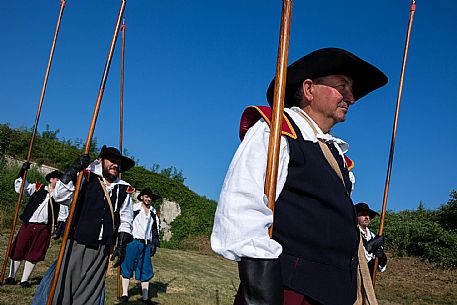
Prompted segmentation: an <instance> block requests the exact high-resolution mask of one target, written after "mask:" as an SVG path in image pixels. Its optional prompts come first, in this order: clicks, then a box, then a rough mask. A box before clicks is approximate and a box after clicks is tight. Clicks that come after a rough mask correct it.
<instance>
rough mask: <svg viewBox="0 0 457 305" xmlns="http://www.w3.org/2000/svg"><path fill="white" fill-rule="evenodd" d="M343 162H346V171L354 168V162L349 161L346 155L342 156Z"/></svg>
mask: <svg viewBox="0 0 457 305" xmlns="http://www.w3.org/2000/svg"><path fill="white" fill-rule="evenodd" d="M344 162H346V167H347V168H348V170H351V169H353V168H354V161H352V160H351V159H349V157H348V156H346V155H344Z"/></svg>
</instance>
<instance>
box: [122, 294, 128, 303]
mask: <svg viewBox="0 0 457 305" xmlns="http://www.w3.org/2000/svg"><path fill="white" fill-rule="evenodd" d="M128 301H129V296H128V295H123V296H121V303H127V302H128Z"/></svg>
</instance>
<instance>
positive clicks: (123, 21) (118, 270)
mask: <svg viewBox="0 0 457 305" xmlns="http://www.w3.org/2000/svg"><path fill="white" fill-rule="evenodd" d="M125 30H126V25H125V19H123V20H122V26H121V32H122V52H121V54H122V55H121V93H120V117H119V151H120V152H121V154H122V134H123V124H124V123H123V113H124V59H125ZM121 175H122V174H120V173H119V178H120V177H121ZM120 278H121V266H119V267H117V275H116V281H117V284H116V295H117V298H118V299H119V298H120V297H121V280H120Z"/></svg>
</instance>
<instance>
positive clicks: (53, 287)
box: [46, 0, 125, 305]
mask: <svg viewBox="0 0 457 305" xmlns="http://www.w3.org/2000/svg"><path fill="white" fill-rule="evenodd" d="M124 9H125V0H122V3H121V7H120V9H119V15H118V17H117V21H116V26H115V29H114V34H113V37H112V40H111V45H110V49H109V52H108V58H107V60H106V63H105V69H104V71H103V76H102V80H101V83H100V89H99V91H98V96H97V101H96V103H95V107H94V113H93V115H92V121H91V123H90V128H89V133H88V135H87V139H86V144H85V146H84V153H85V154H89V151H90V143H91V141H92V137H93V134H94V130H95V124H96V122H97V117H98V112H99V110H100V105H101V101H102V98H103V93H104V91H105V84H106V80H107V77H108V72H109V68H110V65H111V59H112V57H113V53H114V47H115V45H116V40H117V35H118V33H119V28H120V25H121V20H122V16H123V14H124ZM82 178H83V175H82V174H81V173H80V174H79V175H78V179H77V181H76V185H75V193H74V195H73V199H72V201H71V205H70V211H69V214H68V218H67V224H66V226H65V231H64V234H63V237H62V244H61V245H60V251H59V257H58V259H57V263H56V267H55V272H54V277H53V279H52V282H51V287H50V290H49V295H48V301H47V303H46V304H47V305H51V304H52V300H53V298H54V293H55V290H56V285H57V280H58V278H59V273H60V268H61V265H62V260H63V256H64V252H65V247H66V244H67V241H68V236H69V233H70V228H71V225H72V220H73V215H74V212H75V208H76V202H77V200H78V195H79V189H80V187H81V182H82ZM70 254H71V253H70V252H69V253H68V255H70Z"/></svg>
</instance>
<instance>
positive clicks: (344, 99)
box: [313, 75, 354, 125]
mask: <svg viewBox="0 0 457 305" xmlns="http://www.w3.org/2000/svg"><path fill="white" fill-rule="evenodd" d="M313 83H314V88H315V92H314V94H313V95H314V105H313V110H314V111H316V112H318V113H319V114H320V115H321V116H322V117H323V118H325V119H326V120H329V121H332V122H333V125H335V124H336V123H339V122H344V121H345V120H346V114H347V112H348V110H349V106H350V105H352V104H353V103H354V96H353V95H352V79H351V78H349V77H347V76H344V75H329V76H325V77H320V78H318V79H317V80H315V81H314V82H313Z"/></svg>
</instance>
